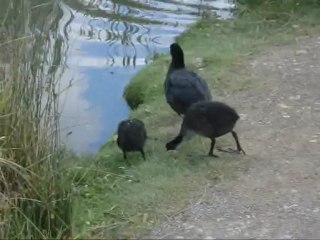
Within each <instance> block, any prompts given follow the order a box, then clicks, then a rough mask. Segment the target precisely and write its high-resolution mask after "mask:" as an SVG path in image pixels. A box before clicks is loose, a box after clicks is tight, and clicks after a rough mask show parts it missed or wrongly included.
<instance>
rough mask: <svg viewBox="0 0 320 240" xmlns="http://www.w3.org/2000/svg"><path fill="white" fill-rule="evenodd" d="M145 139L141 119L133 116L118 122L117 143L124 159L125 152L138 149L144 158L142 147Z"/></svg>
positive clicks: (145, 134) (125, 157) (125, 156)
mask: <svg viewBox="0 0 320 240" xmlns="http://www.w3.org/2000/svg"><path fill="white" fill-rule="evenodd" d="M146 139H147V131H146V129H145V126H144V123H143V122H142V121H141V120H139V119H135V118H134V119H127V120H123V121H121V122H120V123H119V125H118V138H117V144H118V146H119V148H120V149H121V150H122V152H123V158H124V159H127V154H126V152H132V151H139V152H140V153H141V155H142V157H143V159H144V160H145V154H144V150H143V147H144V144H145V142H146Z"/></svg>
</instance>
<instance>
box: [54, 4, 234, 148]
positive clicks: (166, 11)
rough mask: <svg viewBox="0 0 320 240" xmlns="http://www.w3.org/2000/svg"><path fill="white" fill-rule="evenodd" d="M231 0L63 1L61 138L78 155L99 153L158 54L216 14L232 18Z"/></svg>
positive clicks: (125, 111)
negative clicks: (129, 89) (127, 95)
mask: <svg viewBox="0 0 320 240" xmlns="http://www.w3.org/2000/svg"><path fill="white" fill-rule="evenodd" d="M233 7H234V4H233V1H231V0H211V1H210V0H111V1H110V0H69V1H68V0H65V1H64V2H63V3H62V4H61V9H62V17H61V19H60V22H59V31H60V35H61V36H63V38H64V49H65V50H64V54H63V61H64V69H63V74H62V79H61V82H60V88H61V89H64V90H63V92H62V94H61V97H60V112H61V122H60V127H61V129H62V130H61V137H62V139H63V141H64V142H65V143H66V144H67V145H68V146H69V147H70V148H71V149H73V150H74V151H75V152H78V153H83V152H95V151H97V150H98V149H99V147H100V146H101V144H103V143H104V142H105V141H106V140H107V139H108V138H109V137H110V136H111V135H112V134H113V133H114V132H115V130H116V128H117V124H118V122H119V121H121V120H122V119H125V118H127V117H128V115H129V111H130V109H129V107H128V106H127V104H126V102H125V100H124V99H123V97H122V95H123V90H124V88H125V86H126V85H127V84H128V82H129V81H130V79H131V78H132V77H133V76H134V75H135V74H136V73H137V72H138V71H139V70H140V69H141V68H142V67H143V66H144V65H146V64H148V63H149V62H150V60H151V59H152V56H153V55H154V54H155V53H164V52H168V47H169V45H170V44H171V43H172V42H173V41H174V38H175V37H176V36H177V35H179V34H180V33H181V32H182V31H184V30H185V28H186V27H187V26H188V25H189V24H191V23H193V22H194V21H195V20H196V19H197V18H199V17H200V16H201V14H202V13H203V11H213V12H215V13H216V14H217V16H218V17H221V18H230V17H232V11H231V9H232V8H233Z"/></svg>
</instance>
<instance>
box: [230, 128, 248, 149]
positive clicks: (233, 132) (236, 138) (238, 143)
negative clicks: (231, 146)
mask: <svg viewBox="0 0 320 240" xmlns="http://www.w3.org/2000/svg"><path fill="white" fill-rule="evenodd" d="M231 134H232V136H233V138H234V140H235V141H236V144H237V150H238V152H239V153H241V152H242V153H243V154H244V155H246V152H245V151H244V150H243V149H242V147H241V145H240V142H239V139H238V134H237V133H236V132H235V131H231Z"/></svg>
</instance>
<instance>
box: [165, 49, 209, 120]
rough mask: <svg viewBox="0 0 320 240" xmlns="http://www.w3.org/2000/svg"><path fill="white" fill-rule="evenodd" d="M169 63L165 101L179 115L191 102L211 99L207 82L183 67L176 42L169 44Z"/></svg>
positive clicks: (180, 51)
mask: <svg viewBox="0 0 320 240" xmlns="http://www.w3.org/2000/svg"><path fill="white" fill-rule="evenodd" d="M170 54H171V63H170V66H169V69H168V72H167V76H166V79H165V83H164V89H165V96H166V101H167V103H168V104H169V105H170V106H171V108H172V109H173V110H174V111H175V112H176V113H177V114H179V115H181V114H183V115H184V114H185V112H186V111H187V109H188V108H189V107H190V106H191V104H192V103H195V102H198V101H201V100H211V93H210V90H209V88H208V85H207V83H206V82H205V81H204V80H203V79H202V78H201V77H200V76H198V75H197V74H196V73H195V72H192V71H189V70H187V69H186V68H185V64H184V53H183V50H182V48H181V47H180V46H179V44H177V43H173V44H171V45H170Z"/></svg>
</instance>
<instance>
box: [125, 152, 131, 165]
mask: <svg viewBox="0 0 320 240" xmlns="http://www.w3.org/2000/svg"><path fill="white" fill-rule="evenodd" d="M123 158H124V160H125V161H126V163H127V165H129V166H131V164H130V162H129V161H128V159H127V153H126V151H123Z"/></svg>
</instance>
